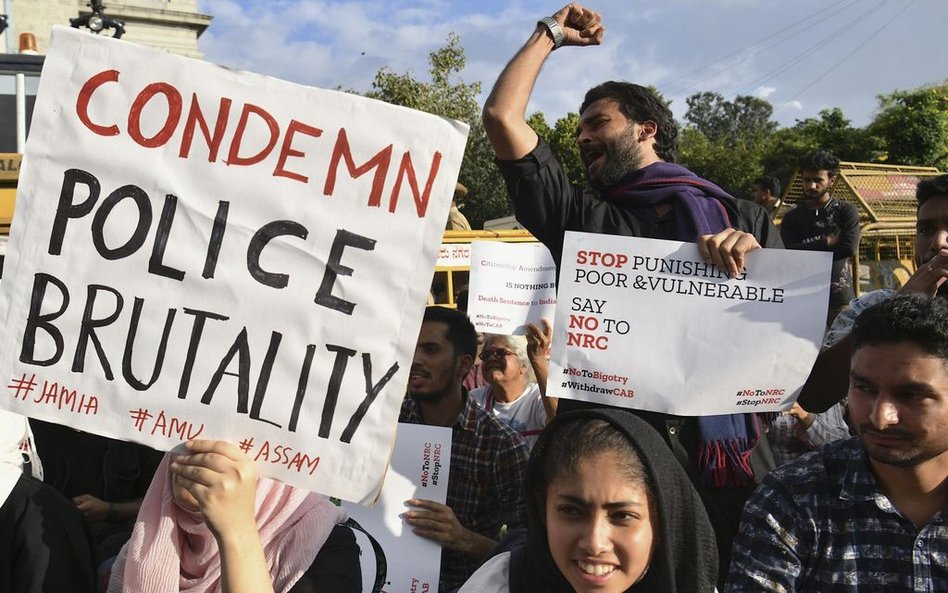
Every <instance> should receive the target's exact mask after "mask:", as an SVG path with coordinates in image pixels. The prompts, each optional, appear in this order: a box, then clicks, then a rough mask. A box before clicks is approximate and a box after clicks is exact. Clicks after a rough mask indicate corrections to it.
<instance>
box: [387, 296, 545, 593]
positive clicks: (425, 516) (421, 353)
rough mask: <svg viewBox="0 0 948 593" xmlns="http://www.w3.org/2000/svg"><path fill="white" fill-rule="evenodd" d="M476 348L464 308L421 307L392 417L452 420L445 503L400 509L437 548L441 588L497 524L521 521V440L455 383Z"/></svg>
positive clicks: (460, 572) (469, 569) (488, 544)
mask: <svg viewBox="0 0 948 593" xmlns="http://www.w3.org/2000/svg"><path fill="white" fill-rule="evenodd" d="M476 351H477V333H476V332H475V330H474V326H473V325H472V324H471V322H470V321H469V320H468V318H467V317H466V316H464V314H462V313H459V312H458V311H455V310H453V309H446V308H443V307H428V308H427V309H426V310H425V317H424V321H423V322H422V324H421V333H420V334H419V336H418V343H417V344H416V346H415V356H414V359H413V361H412V365H411V371H410V372H409V374H408V397H407V398H405V401H404V403H403V404H402V411H401V415H400V417H399V421H400V422H411V423H413V424H428V425H432V426H450V427H451V428H452V435H451V469H450V473H449V477H448V494H447V504H446V505H443V504H438V503H436V502H433V501H430V500H422V499H412V500H409V501H407V502H406V504H407V505H408V506H409V507H410V510H409V511H407V512H405V513H404V514H403V515H402V516H403V517H404V519H405V521H406V522H407V523H408V524H409V525H410V526H411V527H412V528H413V529H412V530H413V532H414V533H416V534H418V535H420V536H422V537H426V538H428V539H431V540H433V541H435V542H437V543H438V544H439V545H441V547H442V548H443V551H442V554H441V583H440V587H439V590H440V591H441V592H442V593H447V592H449V591H452V590H454V589H456V588H458V587H460V586H461V585H462V584H463V583H464V581H466V580H467V578H468V577H469V576H471V574H473V572H474V570H475V569H476V568H477V566H478V565H479V564H480V561H481V560H482V559H483V558H484V556H486V555H487V553H488V552H490V551H491V549H493V547H494V546H495V545H496V543H497V541H496V540H497V539H498V538H499V536H500V532H501V528H502V527H503V526H504V525H507V526H508V527H522V526H525V524H526V503H525V500H524V497H523V476H524V473H525V472H526V468H527V457H528V452H527V445H526V443H525V442H524V440H523V438H522V437H521V436H520V435H519V434H517V432H516V431H514V430H513V429H511V428H510V427H508V426H507V425H506V424H504V423H503V422H502V421H500V420H498V419H497V418H495V417H494V416H493V415H491V414H490V413H488V412H486V411H484V409H483V408H481V407H480V406H478V405H477V404H476V403H475V402H474V400H473V399H471V398H470V397H469V396H468V392H467V390H466V389H464V388H463V387H462V386H461V382H462V380H463V379H464V377H465V376H467V374H468V371H470V370H471V365H473V364H474V355H475V353H476Z"/></svg>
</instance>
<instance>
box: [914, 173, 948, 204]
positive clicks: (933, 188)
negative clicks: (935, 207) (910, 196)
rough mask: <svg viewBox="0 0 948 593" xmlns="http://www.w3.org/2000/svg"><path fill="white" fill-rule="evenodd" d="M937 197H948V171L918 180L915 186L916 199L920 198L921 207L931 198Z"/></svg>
mask: <svg viewBox="0 0 948 593" xmlns="http://www.w3.org/2000/svg"><path fill="white" fill-rule="evenodd" d="M935 197H945V198H948V173H946V174H944V175H939V176H938V177H928V178H927V179H922V180H921V181H919V182H918V186H917V187H916V188H915V199H916V200H918V207H919V208H921V207H922V204H924V203H925V202H926V201H927V200H928V199H929V198H935Z"/></svg>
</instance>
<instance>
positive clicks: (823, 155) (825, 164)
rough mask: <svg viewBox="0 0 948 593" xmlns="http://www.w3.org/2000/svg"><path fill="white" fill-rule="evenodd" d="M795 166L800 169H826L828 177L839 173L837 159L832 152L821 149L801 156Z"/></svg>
mask: <svg viewBox="0 0 948 593" xmlns="http://www.w3.org/2000/svg"><path fill="white" fill-rule="evenodd" d="M797 167H799V169H800V170H801V171H826V172H827V173H829V176H830V177H835V176H836V174H837V173H839V159H838V158H836V157H835V156H833V154H832V153H830V152H826V151H825V150H821V151H819V152H811V153H810V154H805V155H803V156H801V157H800V159H799V160H798V161H797Z"/></svg>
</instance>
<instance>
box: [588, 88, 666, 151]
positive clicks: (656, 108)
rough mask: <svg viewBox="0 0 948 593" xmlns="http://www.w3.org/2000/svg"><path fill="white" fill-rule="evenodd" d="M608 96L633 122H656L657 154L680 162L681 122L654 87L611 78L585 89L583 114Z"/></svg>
mask: <svg viewBox="0 0 948 593" xmlns="http://www.w3.org/2000/svg"><path fill="white" fill-rule="evenodd" d="M602 99H609V100H611V101H615V102H616V103H618V104H619V109H621V110H622V114H623V115H625V117H626V118H627V119H628V120H629V121H630V122H635V123H638V124H641V123H643V122H647V121H651V122H655V125H656V126H657V127H658V131H657V132H656V133H655V153H656V154H658V156H659V158H661V159H662V160H663V161H667V162H669V163H674V162H677V161H678V124H676V123H675V117H674V116H673V115H672V112H671V109H669V108H668V106H667V105H665V103H663V102H662V100H661V99H660V98H659V97H658V96H657V95H656V94H655V93H654V92H652V90H651V89H649V88H647V87H644V86H642V85H640V84H634V83H631V82H619V81H615V80H610V81H607V82H604V83H602V84H600V85H598V86H594V87H593V88H591V89H589V90H588V91H586V96H585V97H584V98H583V104H582V105H580V106H579V113H580V115H582V113H583V111H585V110H586V108H587V107H589V106H590V105H591V104H593V103H595V102H596V101H600V100H602Z"/></svg>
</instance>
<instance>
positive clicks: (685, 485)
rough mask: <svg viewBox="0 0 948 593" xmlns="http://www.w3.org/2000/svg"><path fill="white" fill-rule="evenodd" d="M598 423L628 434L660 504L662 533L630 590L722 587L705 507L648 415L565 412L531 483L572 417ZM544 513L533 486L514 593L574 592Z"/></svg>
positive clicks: (541, 451)
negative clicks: (561, 566) (552, 551)
mask: <svg viewBox="0 0 948 593" xmlns="http://www.w3.org/2000/svg"><path fill="white" fill-rule="evenodd" d="M590 420H604V421H605V422H608V423H609V424H610V425H611V426H612V427H613V428H615V429H616V430H617V431H619V432H620V433H621V434H622V435H623V436H625V437H626V438H627V439H628V440H629V442H630V443H631V444H632V446H633V448H634V449H635V450H636V451H637V452H638V454H639V457H640V458H641V460H642V464H643V466H644V467H645V471H646V473H647V474H648V476H649V479H650V481H651V487H652V494H653V498H652V499H651V500H650V501H649V505H650V506H652V505H654V509H652V512H651V513H650V514H651V520H652V529H653V530H654V533H655V536H654V539H653V543H652V546H653V549H652V559H651V563H650V565H649V567H648V569H647V570H646V572H645V575H644V577H642V579H641V580H640V581H639V582H637V583H635V584H634V585H632V586H631V587H630V588H629V589H627V591H628V592H634V593H676V592H682V593H710V592H711V591H714V588H715V583H716V578H717V572H718V555H717V547H716V546H715V543H714V542H715V540H714V531H713V530H712V528H711V523H710V522H709V521H708V516H707V514H706V513H705V510H704V505H703V504H702V502H701V499H700V498H699V496H698V493H697V492H695V489H694V487H693V486H692V484H691V480H689V479H688V475H687V474H686V473H685V471H684V469H682V467H681V464H679V463H678V460H677V459H675V456H674V455H673V454H672V452H671V450H669V448H668V445H667V444H665V442H664V441H663V440H662V438H661V436H660V435H659V434H658V433H657V432H656V431H655V430H654V429H653V428H652V427H651V426H650V425H649V424H648V423H646V422H645V421H644V420H642V419H640V418H638V417H636V416H634V415H633V414H630V413H629V412H626V411H624V410H615V409H611V410H610V409H601V410H598V409H596V410H579V411H576V412H569V413H566V414H563V415H561V416H557V417H556V418H555V419H554V420H553V421H552V422H551V423H550V424H549V425H547V427H546V429H545V430H544V431H543V433H542V434H541V435H540V438H539V440H538V441H537V443H536V445H535V446H534V448H533V451H532V453H531V454H530V463H529V465H528V466H527V478H526V484H528V485H529V484H539V483H541V482H542V479H543V478H542V473H543V465H544V462H545V458H546V455H547V452H548V450H549V445H550V442H551V440H552V439H553V438H556V432H557V429H558V428H559V427H561V426H563V425H564V424H565V423H567V422H576V421H590ZM580 463H582V461H580ZM529 488H530V486H528V489H529ZM544 516H545V509H543V508H541V507H540V501H539V500H537V497H536V496H535V495H534V493H532V492H529V491H528V492H527V541H526V544H524V545H523V546H521V547H519V548H517V549H515V550H514V551H513V552H512V553H511V559H510V562H511V564H510V592H511V593H534V592H536V593H540V592H542V593H574V591H573V588H572V586H571V585H570V584H569V582H568V581H567V580H566V578H565V577H564V576H563V574H562V573H561V572H560V570H559V568H557V566H556V563H555V562H554V560H553V557H552V555H551V554H550V547H549V543H548V541H547V531H546V527H545V525H544V521H543V518H544Z"/></svg>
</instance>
